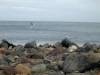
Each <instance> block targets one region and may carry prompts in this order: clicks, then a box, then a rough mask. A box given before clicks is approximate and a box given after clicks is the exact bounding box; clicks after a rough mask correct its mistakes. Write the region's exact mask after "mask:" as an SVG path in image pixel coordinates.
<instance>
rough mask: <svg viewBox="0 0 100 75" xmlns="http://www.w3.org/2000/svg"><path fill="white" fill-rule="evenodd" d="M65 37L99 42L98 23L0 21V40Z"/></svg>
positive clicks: (55, 39)
mask: <svg viewBox="0 0 100 75" xmlns="http://www.w3.org/2000/svg"><path fill="white" fill-rule="evenodd" d="M65 37H68V38H69V39H70V40H72V41H74V42H77V43H85V42H94V43H100V23H93V22H92V23H89V22H88V23H87V22H36V21H33V22H30V21H0V40H1V39H7V40H9V41H11V42H14V43H26V42H28V41H33V40H36V41H37V42H56V41H60V40H61V39H63V38H65Z"/></svg>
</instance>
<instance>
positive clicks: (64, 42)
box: [61, 38, 78, 48]
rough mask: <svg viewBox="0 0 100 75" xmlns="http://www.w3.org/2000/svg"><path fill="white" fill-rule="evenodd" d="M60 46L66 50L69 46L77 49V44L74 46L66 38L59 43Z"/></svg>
mask: <svg viewBox="0 0 100 75" xmlns="http://www.w3.org/2000/svg"><path fill="white" fill-rule="evenodd" d="M61 45H62V46H63V47H66V48H69V47H70V46H71V45H75V46H77V47H78V45H77V44H75V43H74V42H72V41H70V40H69V39H68V38H65V39H63V40H62V41H61Z"/></svg>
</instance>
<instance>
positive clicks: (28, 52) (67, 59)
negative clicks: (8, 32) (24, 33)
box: [0, 38, 100, 75]
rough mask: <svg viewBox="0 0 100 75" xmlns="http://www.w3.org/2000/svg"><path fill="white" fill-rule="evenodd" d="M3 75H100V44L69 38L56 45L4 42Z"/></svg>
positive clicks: (0, 49) (0, 50)
mask: <svg viewBox="0 0 100 75" xmlns="http://www.w3.org/2000/svg"><path fill="white" fill-rule="evenodd" d="M0 75H100V45H97V44H92V43H85V44H84V45H83V46H82V47H80V46H78V45H77V44H76V43H74V42H72V41H70V40H69V39H68V38H65V39H63V40H62V41H61V42H56V43H55V44H53V45H50V44H48V43H47V44H44V45H39V46H37V43H36V42H35V41H32V42H28V43H26V44H25V45H14V44H12V43H10V42H8V41H7V40H2V42H1V43H0Z"/></svg>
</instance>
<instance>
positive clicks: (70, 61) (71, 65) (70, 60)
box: [63, 53, 90, 73]
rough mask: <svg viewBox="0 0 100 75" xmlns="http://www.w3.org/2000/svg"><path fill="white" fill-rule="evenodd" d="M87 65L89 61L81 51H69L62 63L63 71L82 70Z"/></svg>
mask: <svg viewBox="0 0 100 75" xmlns="http://www.w3.org/2000/svg"><path fill="white" fill-rule="evenodd" d="M89 67H90V63H88V61H87V58H86V56H85V55H84V54H81V53H71V54H69V55H67V56H66V58H65V61H64V63H63V71H64V72H65V73H71V72H83V71H84V70H85V69H87V68H89Z"/></svg>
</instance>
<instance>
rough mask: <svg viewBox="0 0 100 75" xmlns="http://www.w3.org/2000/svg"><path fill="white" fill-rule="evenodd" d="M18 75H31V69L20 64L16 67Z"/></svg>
mask: <svg viewBox="0 0 100 75" xmlns="http://www.w3.org/2000/svg"><path fill="white" fill-rule="evenodd" d="M15 71H16V75H31V68H29V67H28V66H27V65H24V64H18V65H16V67H15Z"/></svg>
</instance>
